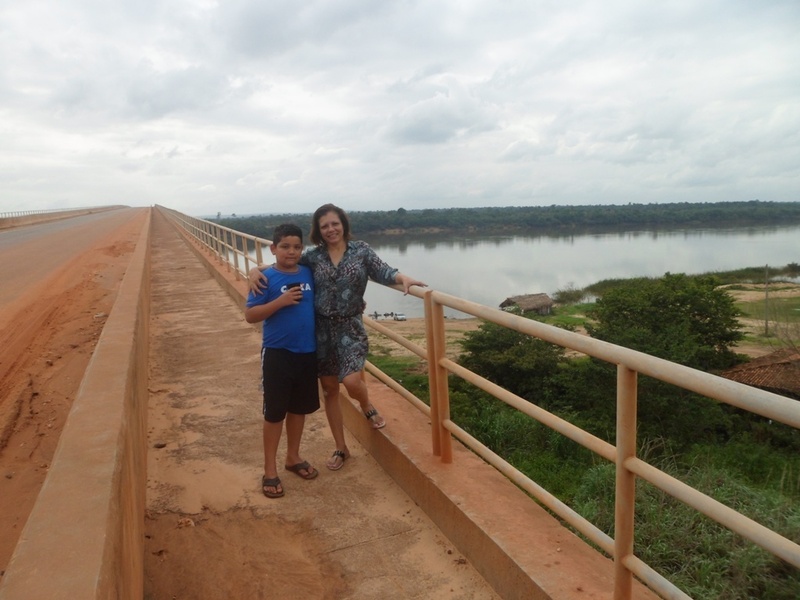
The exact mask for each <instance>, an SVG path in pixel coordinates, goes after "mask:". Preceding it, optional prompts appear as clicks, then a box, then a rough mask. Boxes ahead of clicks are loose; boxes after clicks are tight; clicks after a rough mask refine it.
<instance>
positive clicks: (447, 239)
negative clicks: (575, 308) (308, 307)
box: [365, 226, 800, 317]
mask: <svg viewBox="0 0 800 600" xmlns="http://www.w3.org/2000/svg"><path fill="white" fill-rule="evenodd" d="M365 240H366V241H367V242H369V243H370V245H371V246H372V247H373V249H375V251H376V252H377V253H378V254H379V256H380V257H381V258H382V259H384V260H385V261H386V262H388V263H389V264H390V265H392V266H394V267H397V268H399V269H400V270H401V271H403V272H404V273H407V274H409V275H411V276H413V277H416V278H417V279H421V280H422V281H424V282H426V283H427V284H428V285H430V286H431V287H433V288H434V289H437V290H440V291H442V292H446V293H448V294H453V295H455V296H460V297H462V298H466V299H467V300H472V301H474V302H478V303H480V304H485V305H487V306H494V307H496V306H498V305H499V304H500V303H501V302H502V301H503V300H505V299H506V298H507V297H509V296H515V295H519V294H533V293H539V292H544V293H548V294H553V293H555V292H556V291H558V290H560V289H565V288H567V287H576V288H582V287H585V286H587V285H590V284H592V283H596V282H598V281H601V280H603V279H613V278H627V277H635V276H649V277H658V276H661V275H663V274H664V273H667V272H669V273H692V274H693V273H706V272H713V271H729V270H733V269H739V268H743V267H753V266H761V265H771V266H781V267H782V266H785V265H787V264H789V263H800V244H799V243H798V240H800V226H792V227H775V226H769V227H744V228H726V229H693V230H672V231H663V230H662V231H626V232H610V233H601V234H597V233H595V234H583V235H575V234H573V235H550V236H535V237H534V236H517V235H515V236H505V235H503V236H480V235H468V236H467V235H463V236H441V237H439V238H433V239H432V238H431V236H429V235H428V236H424V237H420V236H416V237H415V236H402V237H400V236H398V237H381V238H374V237H373V238H365ZM366 299H367V310H368V311H369V312H373V311H378V312H379V313H384V312H403V313H405V314H406V315H407V316H409V317H421V316H422V315H423V309H422V302H421V301H420V300H418V299H417V298H414V297H411V296H409V297H404V296H403V295H402V294H400V293H398V292H395V291H393V290H389V289H386V288H384V287H383V286H380V285H377V284H374V283H370V284H369V286H368V288H367V296H366ZM448 316H452V317H459V316H463V315H461V314H459V313H456V312H452V313H448Z"/></svg>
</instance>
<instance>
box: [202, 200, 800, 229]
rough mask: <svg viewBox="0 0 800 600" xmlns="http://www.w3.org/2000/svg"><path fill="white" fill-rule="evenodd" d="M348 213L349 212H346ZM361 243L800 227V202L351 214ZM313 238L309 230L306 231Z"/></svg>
mask: <svg viewBox="0 0 800 600" xmlns="http://www.w3.org/2000/svg"><path fill="white" fill-rule="evenodd" d="M343 208H345V210H347V207H346V206H344V207H343ZM348 215H349V217H350V224H351V226H352V230H353V232H354V234H356V236H357V237H362V236H366V235H370V236H374V235H379V234H386V233H394V232H404V233H410V232H413V233H425V232H435V233H436V235H441V233H442V232H462V233H463V232H472V231H480V232H481V233H520V232H529V233H539V234H543V235H564V234H565V233H576V234H577V233H586V232H599V231H617V230H621V229H625V230H637V229H659V230H668V229H676V228H698V227H708V228H711V227H733V226H742V225H787V224H792V223H800V203H798V202H761V201H759V200H752V201H749V202H717V203H688V202H681V203H668V204H625V205H611V206H555V205H553V206H508V207H500V208H441V209H434V208H428V209H423V210H405V209H403V208H400V209H397V210H392V211H361V212H360V211H353V212H350V211H348ZM209 220H211V221H213V222H216V223H219V224H221V225H224V226H225V227H230V228H232V229H236V230H237V231H241V232H244V233H249V234H251V235H255V236H257V237H261V238H269V237H270V236H271V233H272V229H273V228H274V227H275V226H276V225H278V224H280V223H285V222H287V221H290V222H293V223H297V224H298V225H300V226H301V227H310V221H311V214H307V213H300V214H296V213H295V214H293V213H285V214H279V215H250V216H246V217H237V216H235V215H232V216H230V217H223V216H222V215H221V214H218V215H217V218H215V219H209ZM306 232H308V230H307V231H306Z"/></svg>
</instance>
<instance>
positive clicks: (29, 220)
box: [0, 205, 125, 229]
mask: <svg viewBox="0 0 800 600" xmlns="http://www.w3.org/2000/svg"><path fill="white" fill-rule="evenodd" d="M118 208H125V207H124V206H121V205H114V206H93V207H87V208H64V209H57V210H21V211H16V212H0V229H11V228H13V227H22V226H23V225H33V224H34V223H45V222H47V221H57V220H58V219H66V218H68V217H77V216H79V215H91V214H93V213H98V212H105V211H107V210H116V209H118Z"/></svg>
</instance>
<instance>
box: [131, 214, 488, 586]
mask: <svg viewBox="0 0 800 600" xmlns="http://www.w3.org/2000/svg"><path fill="white" fill-rule="evenodd" d="M152 227H153V229H152V241H151V244H152V246H151V248H152V271H151V273H152V278H151V286H152V305H151V348H150V365H151V366H150V384H149V387H150V408H149V421H148V448H149V449H148V484H147V507H148V510H147V519H146V523H145V526H146V534H147V539H146V547H145V592H146V593H145V598H153V599H156V598H205V599H213V598H266V597H283V598H330V599H334V598H336V599H345V598H354V599H356V598H357V599H370V598H376V599H377V598H382V599H392V598H397V599H400V598H403V599H410V598H420V599H422V598H426V599H427V598H452V599H465V600H466V599H475V600H478V599H487V600H488V599H494V598H499V596H498V595H497V594H495V592H494V591H493V590H492V589H491V587H490V586H489V585H488V584H487V583H486V582H485V581H484V580H483V579H482V578H481V577H480V575H478V573H477V572H476V570H475V569H474V568H473V567H472V566H471V565H470V564H469V563H468V561H467V560H466V559H465V558H464V557H463V556H462V555H461V554H460V553H459V552H458V550H457V549H456V548H455V547H454V545H453V544H452V543H451V542H450V541H448V539H447V538H446V537H445V536H444V535H443V534H442V533H441V532H440V531H439V529H437V527H436V526H435V525H434V524H433V522H432V521H431V520H430V519H429V518H428V517H427V516H426V515H425V513H424V512H423V511H422V510H421V509H420V508H419V507H418V506H417V505H416V504H415V502H414V501H412V500H411V499H410V498H409V497H408V496H407V495H406V494H405V493H404V492H403V491H402V490H401V489H400V487H399V486H398V485H397V484H396V483H395V482H394V480H393V479H392V478H391V477H389V475H387V473H386V472H385V471H384V470H383V469H382V468H381V467H380V466H379V465H378V464H377V463H376V461H375V460H374V459H373V458H372V456H371V455H370V454H369V453H368V452H367V451H366V450H365V449H364V447H363V446H362V445H361V444H360V443H359V442H358V441H357V440H356V439H355V438H354V437H353V436H352V435H350V434H349V433H348V444H349V447H350V449H351V451H352V455H353V456H352V458H351V459H349V460H348V461H347V463H346V465H345V467H344V468H343V469H342V470H341V471H338V472H331V471H329V470H327V469H326V468H325V466H324V465H325V460H326V459H327V457H328V456H329V455H330V453H331V451H332V450H333V448H334V445H333V442H332V438H331V436H330V433H329V431H328V427H327V423H326V420H325V415H324V411H323V410H320V411H318V412H317V413H316V414H314V415H312V416H311V417H310V418H308V420H307V423H306V430H305V435H304V439H303V445H302V450H303V454H304V457H305V458H306V459H307V460H309V461H310V462H311V463H312V464H314V465H315V466H317V467H318V468H319V470H320V476H319V477H318V478H317V479H315V480H313V481H304V480H302V479H300V478H299V477H296V476H295V475H293V474H291V473H288V472H282V473H281V478H282V480H283V484H284V488H285V490H286V495H285V496H284V497H283V498H281V499H277V500H272V499H267V498H265V497H264V496H263V495H262V494H261V491H260V477H261V473H262V462H263V454H262V445H261V443H262V442H261V423H262V421H261V416H260V403H261V397H260V391H259V389H258V380H259V370H260V367H259V347H260V334H259V332H258V330H257V329H256V328H254V327H253V326H252V325H249V324H247V323H246V322H245V321H244V318H243V315H242V310H241V307H240V306H239V304H238V303H237V302H235V301H234V300H232V299H231V298H230V297H229V296H228V295H227V294H226V293H225V291H223V289H222V288H221V287H220V285H219V284H218V283H217V282H216V281H215V280H214V278H212V277H211V276H210V274H209V272H208V271H207V270H206V269H205V268H204V266H203V265H202V263H201V262H200V261H198V260H197V257H196V256H194V255H193V253H192V251H191V249H190V247H189V246H188V245H187V244H186V242H185V241H184V240H183V239H182V238H181V237H180V236H179V235H178V234H177V233H176V231H175V230H174V229H173V228H172V226H171V225H170V224H169V223H168V222H167V221H166V220H165V218H164V217H163V216H162V215H161V214H160V213H159V212H158V211H154V215H153V221H152ZM390 427H391V424H390ZM375 435H382V434H381V433H375ZM284 448H285V446H283V442H282V447H281V451H280V452H279V460H282V458H283V449H284ZM279 465H280V463H279Z"/></svg>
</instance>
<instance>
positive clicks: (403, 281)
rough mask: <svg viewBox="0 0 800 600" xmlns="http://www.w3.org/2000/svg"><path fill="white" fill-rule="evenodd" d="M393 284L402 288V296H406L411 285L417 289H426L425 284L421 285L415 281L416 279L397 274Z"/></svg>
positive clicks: (426, 285)
mask: <svg viewBox="0 0 800 600" xmlns="http://www.w3.org/2000/svg"><path fill="white" fill-rule="evenodd" d="M394 281H395V283H398V284H400V285H402V286H403V295H404V296H407V295H408V290H409V289H410V288H411V286H412V285H416V286H419V287H428V284H427V283H422V282H421V281H417V280H416V279H412V278H411V277H409V276H408V275H403V274H402V273H398V274H397V275H396V276H395V278H394Z"/></svg>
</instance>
